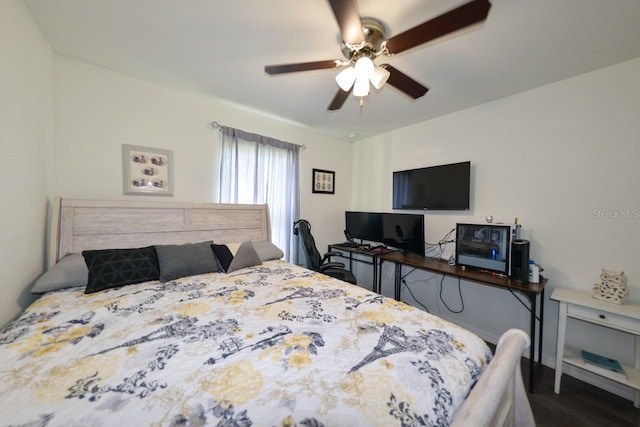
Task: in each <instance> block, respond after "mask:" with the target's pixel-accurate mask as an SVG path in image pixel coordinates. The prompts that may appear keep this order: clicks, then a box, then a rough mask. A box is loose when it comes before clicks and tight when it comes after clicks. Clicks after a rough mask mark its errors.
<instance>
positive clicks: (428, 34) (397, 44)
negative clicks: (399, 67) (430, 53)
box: [387, 0, 491, 55]
mask: <svg viewBox="0 0 640 427" xmlns="http://www.w3.org/2000/svg"><path fill="white" fill-rule="evenodd" d="M489 9H491V3H489V0H473V1H471V2H469V3H467V4H464V5H462V6H460V7H458V8H455V9H453V10H451V11H449V12H446V13H444V14H442V15H440V16H438V17H436V18H433V19H431V20H429V21H426V22H423V23H422V24H420V25H418V26H415V27H413V28H411V29H409V30H407V31H405V32H404V33H400V34H398V35H396V36H393V37H391V38H390V39H388V40H387V49H388V50H389V53H390V54H391V55H394V54H396V53H400V52H404V51H405V50H407V49H411V48H413V47H415V46H418V45H421V44H423V43H426V42H428V41H431V40H434V39H437V38H438V37H441V36H444V35H445V34H449V33H452V32H454V31H457V30H460V29H462V28H464V27H468V26H469V25H473V24H475V23H477V22H480V21H484V20H485V19H486V18H487V15H488V14H489Z"/></svg>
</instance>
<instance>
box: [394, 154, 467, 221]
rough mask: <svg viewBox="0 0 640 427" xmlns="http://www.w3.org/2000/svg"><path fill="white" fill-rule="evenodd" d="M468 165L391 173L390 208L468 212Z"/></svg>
mask: <svg viewBox="0 0 640 427" xmlns="http://www.w3.org/2000/svg"><path fill="white" fill-rule="evenodd" d="M470 188H471V162H460V163H451V164H448V165H439V166H430V167H426V168H420V169H410V170H404V171H396V172H394V173H393V209H406V210H451V211H461V210H462V211H468V210H469V193H470Z"/></svg>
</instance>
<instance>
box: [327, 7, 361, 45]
mask: <svg viewBox="0 0 640 427" xmlns="http://www.w3.org/2000/svg"><path fill="white" fill-rule="evenodd" d="M329 4H330V5H331V9H332V10H333V14H334V15H335V17H336V20H337V21H338V27H340V35H341V36H342V41H344V42H345V43H350V44H358V43H363V42H364V31H363V30H362V18H360V10H359V9H358V2H357V0H329Z"/></svg>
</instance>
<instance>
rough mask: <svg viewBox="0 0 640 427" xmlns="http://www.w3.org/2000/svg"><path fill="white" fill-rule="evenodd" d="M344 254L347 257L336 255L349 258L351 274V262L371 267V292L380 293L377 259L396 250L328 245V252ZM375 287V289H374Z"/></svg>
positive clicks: (382, 247)
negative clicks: (357, 256)
mask: <svg viewBox="0 0 640 427" xmlns="http://www.w3.org/2000/svg"><path fill="white" fill-rule="evenodd" d="M335 251H340V252H346V253H348V254H349V256H345V255H344V254H340V255H336V256H339V257H342V258H349V271H351V272H352V273H353V262H354V261H356V262H361V263H364V264H369V265H371V266H372V267H373V283H372V289H373V292H377V293H380V287H379V284H380V280H379V279H378V271H379V266H380V261H379V258H380V256H381V255H384V254H390V253H392V252H396V251H397V250H396V249H389V248H387V247H384V246H375V247H370V246H368V245H361V246H347V245H345V244H343V243H333V244H330V245H329V252H335ZM354 255H363V256H365V257H367V258H371V261H368V260H363V259H358V258H354ZM376 286H377V287H376Z"/></svg>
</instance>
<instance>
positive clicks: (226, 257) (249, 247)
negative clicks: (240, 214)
mask: <svg viewBox="0 0 640 427" xmlns="http://www.w3.org/2000/svg"><path fill="white" fill-rule="evenodd" d="M211 247H212V248H213V252H214V253H215V254H216V258H217V259H218V262H219V263H220V267H222V269H223V270H224V271H225V272H226V273H231V272H232V271H236V270H239V269H241V268H245V267H253V266H254V265H260V264H262V261H261V260H260V257H259V256H258V253H257V252H256V250H255V249H254V247H253V244H252V243H251V242H250V241H246V242H242V243H240V244H239V245H238V244H237V243H229V244H226V245H211Z"/></svg>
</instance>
